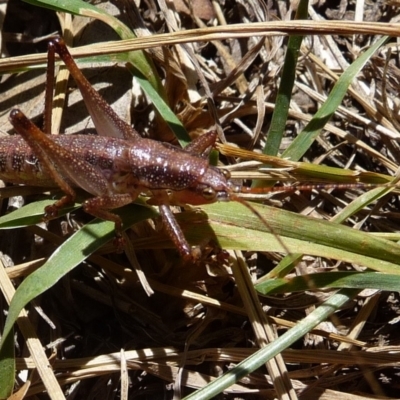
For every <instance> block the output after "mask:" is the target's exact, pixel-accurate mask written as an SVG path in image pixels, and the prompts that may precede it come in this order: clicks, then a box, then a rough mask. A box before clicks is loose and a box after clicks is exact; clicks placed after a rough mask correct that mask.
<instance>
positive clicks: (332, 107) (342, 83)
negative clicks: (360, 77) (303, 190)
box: [282, 37, 388, 161]
mask: <svg viewBox="0 0 400 400" xmlns="http://www.w3.org/2000/svg"><path fill="white" fill-rule="evenodd" d="M387 40H388V38H387V37H383V38H381V39H380V40H378V41H377V42H376V43H375V44H373V45H372V46H371V47H370V48H369V49H368V50H367V51H365V52H364V53H363V54H361V56H360V57H358V59H357V60H356V61H354V62H353V64H352V65H351V66H350V67H348V68H347V70H346V71H344V72H343V74H342V76H341V77H340V78H339V80H338V81H337V82H336V85H335V86H334V87H333V89H332V91H331V93H330V94H329V97H328V98H327V99H326V101H325V103H324V104H323V105H322V106H321V108H320V109H319V110H318V111H317V113H316V114H315V115H314V117H313V118H312V120H311V121H310V122H309V123H308V124H307V126H306V127H305V128H304V130H303V131H302V132H301V133H300V134H299V136H297V138H296V139H295V140H294V141H293V142H292V143H291V144H290V146H289V147H288V148H287V150H286V151H285V152H284V153H283V154H282V157H284V158H289V159H290V160H292V161H297V160H299V159H300V158H301V157H302V156H303V155H304V154H305V152H306V151H307V150H308V149H309V148H310V146H311V144H312V143H313V142H314V140H315V139H316V138H317V136H318V135H319V134H320V132H321V130H322V129H323V127H324V126H325V124H326V123H327V122H328V121H329V120H330V119H331V117H332V116H333V114H334V113H335V111H336V110H337V108H338V107H339V105H340V104H341V102H342V100H343V98H344V96H345V95H346V92H347V89H348V87H349V86H350V84H351V82H352V81H353V79H354V78H355V76H356V75H357V74H358V73H359V72H360V70H361V69H362V68H363V66H364V65H365V64H366V63H367V61H368V60H369V59H370V58H371V57H372V56H373V54H374V53H375V52H376V51H377V50H378V49H379V48H380V47H381V46H383V45H384V44H385V42H386V41H387Z"/></svg>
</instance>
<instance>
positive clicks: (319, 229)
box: [185, 202, 400, 274]
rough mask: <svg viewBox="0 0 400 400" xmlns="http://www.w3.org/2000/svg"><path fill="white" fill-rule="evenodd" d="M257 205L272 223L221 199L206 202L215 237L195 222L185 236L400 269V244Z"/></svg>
mask: <svg viewBox="0 0 400 400" xmlns="http://www.w3.org/2000/svg"><path fill="white" fill-rule="evenodd" d="M253 206H254V208H255V209H256V210H257V212H259V213H260V214H261V215H263V216H264V217H265V219H266V220H267V221H268V225H269V226H268V227H267V226H265V225H264V224H263V223H262V221H260V220H259V218H258V217H257V216H256V215H254V214H253V213H251V212H250V211H249V210H248V209H247V208H245V207H244V206H243V205H241V204H238V203H234V202H232V203H229V204H224V203H219V204H212V205H207V206H203V207H202V208H203V209H204V210H205V211H206V213H207V215H208V218H209V227H211V229H212V235H213V236H211V234H210V232H209V231H208V232H207V231H204V232H201V231H200V229H201V228H200V226H199V225H198V224H190V225H189V226H188V227H187V229H186V230H185V235H187V237H188V238H189V239H190V240H191V241H192V242H194V243H196V242H197V240H199V239H200V235H202V238H203V240H204V237H209V238H210V239H213V238H215V239H216V240H217V241H218V243H219V244H220V246H221V247H222V248H228V249H241V250H249V251H278V252H288V251H289V252H290V253H292V254H296V253H302V254H310V255H314V256H321V257H325V258H332V259H336V260H342V261H346V262H351V263H356V264H362V265H364V266H367V267H369V268H371V269H373V270H375V271H379V272H386V273H392V274H398V272H397V271H398V270H399V267H398V266H399V264H400V245H399V244H397V243H393V242H390V241H388V240H385V239H380V238H377V237H376V236H372V235H369V234H368V233H366V232H360V231H357V230H354V229H351V228H349V227H346V226H342V225H339V224H335V223H331V222H328V221H323V220H319V219H313V218H309V217H305V216H302V215H298V214H294V213H291V212H289V211H285V210H280V209H277V208H274V207H269V206H262V205H255V204H254V205H253ZM271 232H273V233H271ZM204 235H206V236H204ZM277 236H279V238H280V239H281V240H278V238H277ZM282 242H283V243H284V244H285V247H286V248H283V247H282Z"/></svg>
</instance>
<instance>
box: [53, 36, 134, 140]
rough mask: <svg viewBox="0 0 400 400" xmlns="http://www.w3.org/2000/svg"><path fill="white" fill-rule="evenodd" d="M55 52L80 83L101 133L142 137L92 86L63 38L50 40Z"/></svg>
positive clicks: (130, 138) (113, 135) (110, 135)
mask: <svg viewBox="0 0 400 400" xmlns="http://www.w3.org/2000/svg"><path fill="white" fill-rule="evenodd" d="M54 52H56V53H57V54H58V55H59V56H60V58H61V59H62V61H63V62H64V64H65V65H66V67H67V68H68V70H69V72H70V73H71V75H72V76H73V78H74V80H75V82H76V84H77V85H78V87H79V90H80V92H81V93H82V97H83V100H84V101H85V104H86V107H87V109H88V111H89V114H90V116H91V117H92V120H93V123H94V125H95V127H96V130H97V132H98V134H99V135H101V136H109V137H118V138H122V139H126V140H132V139H137V138H140V137H141V136H140V135H139V133H138V132H137V131H136V130H135V129H133V128H132V127H131V126H130V125H129V124H127V123H126V122H125V121H123V120H122V119H121V118H120V117H119V116H118V115H117V114H116V113H115V112H114V110H113V109H112V108H111V107H110V106H109V105H108V104H107V102H106V101H105V100H104V99H103V97H102V96H101V95H100V94H99V93H98V92H97V90H95V89H94V88H93V87H92V85H91V84H90V83H89V81H88V80H87V79H86V78H85V76H84V75H83V74H82V72H81V70H80V69H79V68H78V66H77V65H76V63H75V61H74V60H73V58H72V56H71V54H70V52H69V51H68V48H67V46H66V45H65V43H64V40H63V39H61V38H56V39H54V40H52V41H50V42H49V45H48V53H49V54H51V53H54Z"/></svg>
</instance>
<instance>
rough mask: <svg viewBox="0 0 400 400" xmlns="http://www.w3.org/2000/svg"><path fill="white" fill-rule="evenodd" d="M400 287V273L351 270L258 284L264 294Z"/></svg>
mask: <svg viewBox="0 0 400 400" xmlns="http://www.w3.org/2000/svg"><path fill="white" fill-rule="evenodd" d="M399 287H400V275H392V274H381V273H377V272H350V271H349V272H326V273H319V274H308V275H304V276H296V277H294V278H291V279H271V280H269V281H266V282H262V283H260V284H257V285H256V289H257V291H258V292H260V293H261V294H264V295H267V294H268V295H270V294H276V293H293V292H299V291H304V290H313V289H322V288H325V289H326V288H332V289H338V288H339V289H342V288H349V289H350V288H351V289H361V290H363V289H379V290H387V291H398V290H399Z"/></svg>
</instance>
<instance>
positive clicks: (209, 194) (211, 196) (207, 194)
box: [202, 187, 216, 200]
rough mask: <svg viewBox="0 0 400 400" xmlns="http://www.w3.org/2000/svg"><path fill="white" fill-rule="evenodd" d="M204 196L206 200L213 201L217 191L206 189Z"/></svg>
mask: <svg viewBox="0 0 400 400" xmlns="http://www.w3.org/2000/svg"><path fill="white" fill-rule="evenodd" d="M202 194H203V197H204V198H205V199H206V200H213V199H215V196H216V193H215V190H214V189H213V188H211V187H206V188H204V189H203V192H202Z"/></svg>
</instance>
